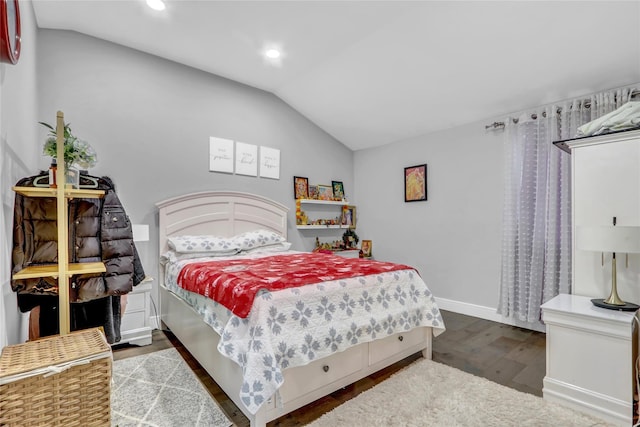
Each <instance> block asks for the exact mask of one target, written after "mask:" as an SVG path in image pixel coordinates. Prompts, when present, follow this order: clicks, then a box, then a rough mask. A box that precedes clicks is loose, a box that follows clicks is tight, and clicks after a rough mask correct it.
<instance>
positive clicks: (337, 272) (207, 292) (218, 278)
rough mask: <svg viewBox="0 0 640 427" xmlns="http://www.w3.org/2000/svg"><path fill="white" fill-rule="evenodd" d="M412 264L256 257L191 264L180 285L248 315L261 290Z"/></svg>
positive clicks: (334, 257) (184, 270)
mask: <svg viewBox="0 0 640 427" xmlns="http://www.w3.org/2000/svg"><path fill="white" fill-rule="evenodd" d="M407 269H413V268H412V267H409V266H406V265H402V264H394V263H390V262H381V261H374V260H371V259H367V258H344V257H341V256H337V255H326V254H318V253H307V252H303V253H295V254H286V255H272V256H266V257H262V258H254V259H248V258H244V259H231V260H213V261H202V262H194V263H191V264H188V265H186V266H184V267H183V268H182V270H181V271H180V274H179V275H178V285H179V286H180V287H181V288H183V289H186V290H188V291H190V292H195V293H198V294H200V295H204V296H206V297H208V298H211V299H213V300H215V301H216V302H218V303H220V304H222V305H224V306H225V307H227V308H228V309H229V310H231V311H232V312H233V314H235V315H236V316H239V317H247V316H248V315H249V312H250V311H251V307H252V305H253V300H254V298H255V295H256V294H257V292H258V291H259V290H261V289H266V290H269V291H277V290H280V289H286V288H293V287H299V286H304V285H310V284H313V283H320V282H325V281H330V280H340V279H345V278H348V277H357V276H366V275H370V274H379V273H385V272H388V271H395V270H407Z"/></svg>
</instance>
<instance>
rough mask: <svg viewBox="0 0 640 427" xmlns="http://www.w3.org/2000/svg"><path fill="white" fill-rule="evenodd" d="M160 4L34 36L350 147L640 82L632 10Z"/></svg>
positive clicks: (56, 11)
mask: <svg viewBox="0 0 640 427" xmlns="http://www.w3.org/2000/svg"><path fill="white" fill-rule="evenodd" d="M165 2H166V9H165V10H164V11H162V12H158V11H154V10H151V9H150V8H148V7H147V5H146V4H145V2H144V1H143V0H119V1H113V0H111V1H102V0H76V1H63V0H33V7H34V11H35V16H36V20H37V24H38V26H39V27H40V28H50V29H63V30H73V31H77V32H80V33H84V34H87V35H90V36H93V37H98V38H101V39H105V40H108V41H111V42H114V43H118V44H121V45H124V46H128V47H131V48H134V49H138V50H140V51H144V52H148V53H151V54H154V55H157V56H160V57H163V58H166V59H170V60H172V61H176V62H180V63H183V64H186V65H188V66H191V67H195V68H198V69H201V70H204V71H207V72H210V73H212V74H216V75H219V76H223V77H226V78H229V79H232V80H236V81H238V82H241V83H244V84H247V85H250V86H254V87H256V88H260V89H263V90H266V91H270V92H272V93H274V94H275V95H277V96H278V97H280V98H281V99H283V100H284V101H285V102H287V103H288V104H289V105H291V106H292V107H294V108H295V109H297V110H298V111H300V112H301V113H302V114H303V115H305V116H306V117H308V118H309V119H310V120H312V121H313V122H315V123H316V124H317V125H318V126H320V127H322V128H323V129H324V130H325V131H327V132H328V133H330V134H331V135H333V136H334V137H335V138H337V139H338V140H340V141H341V142H343V143H344V144H345V145H346V146H348V147H350V148H351V149H353V150H359V149H364V148H368V147H373V146H378V145H383V144H388V143H392V142H397V141H401V140H404V139H408V138H411V137H414V136H418V135H422V134H426V133H430V132H434V131H438V130H442V129H446V128H451V127H455V126H459V125H463V124H467V123H472V122H476V121H482V120H486V121H488V122H490V121H493V120H494V119H496V118H500V117H501V116H502V115H506V114H508V113H513V112H517V111H522V110H525V109H527V108H531V107H535V106H539V105H543V104H547V103H550V102H554V101H558V100H563V99H567V98H571V97H575V96H581V95H584V94H588V93H592V92H595V91H598V90H603V89H609V88H614V87H618V86H623V85H627V84H631V83H635V82H640V2H638V1H202V0H201V1H187V0H165ZM270 47H277V48H279V49H280V50H281V52H282V56H281V57H280V58H279V59H278V60H267V59H265V58H264V56H263V55H262V54H263V52H264V50H265V49H267V48H270Z"/></svg>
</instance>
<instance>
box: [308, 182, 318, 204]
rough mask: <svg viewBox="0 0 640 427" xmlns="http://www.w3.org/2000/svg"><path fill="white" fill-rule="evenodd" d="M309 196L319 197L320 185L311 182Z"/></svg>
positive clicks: (312, 197) (311, 197)
mask: <svg viewBox="0 0 640 427" xmlns="http://www.w3.org/2000/svg"><path fill="white" fill-rule="evenodd" d="M309 198H310V199H314V200H315V199H317V198H318V186H317V185H311V184H309Z"/></svg>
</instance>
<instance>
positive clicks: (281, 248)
mask: <svg viewBox="0 0 640 427" xmlns="http://www.w3.org/2000/svg"><path fill="white" fill-rule="evenodd" d="M289 249H291V243H290V242H281V243H275V244H273V245H266V246H260V247H257V248H253V249H247V250H243V251H242V254H253V253H271V252H286V251H288V250H289Z"/></svg>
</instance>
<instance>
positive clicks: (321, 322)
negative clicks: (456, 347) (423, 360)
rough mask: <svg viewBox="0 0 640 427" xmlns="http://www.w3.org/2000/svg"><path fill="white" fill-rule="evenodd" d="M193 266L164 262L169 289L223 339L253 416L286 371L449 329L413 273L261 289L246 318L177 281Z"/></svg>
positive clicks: (221, 348) (222, 345)
mask: <svg viewBox="0 0 640 427" xmlns="http://www.w3.org/2000/svg"><path fill="white" fill-rule="evenodd" d="M248 256H250V257H256V256H268V254H267V255H265V254H263V255H257V254H254V255H248ZM236 258H237V257H236ZM196 261H202V258H198V259H193V260H180V261H177V260H174V262H168V263H166V265H165V285H166V287H167V288H168V289H169V290H170V291H171V292H173V293H175V294H177V295H178V296H179V297H181V298H182V299H184V300H185V301H186V302H187V303H189V304H190V305H191V306H192V307H194V309H195V310H196V311H198V312H199V313H200V314H201V315H202V316H203V318H204V320H205V322H206V323H207V324H208V325H210V326H211V327H212V328H213V329H214V330H215V331H216V332H217V333H218V334H219V335H220V336H221V340H220V342H219V344H218V351H220V353H222V354H223V355H225V356H226V357H228V358H230V359H232V360H234V361H235V362H236V363H238V365H240V366H241V367H242V372H243V384H242V388H241V391H240V398H241V399H242V402H243V403H244V404H245V406H246V407H247V409H248V410H249V411H250V412H251V413H256V411H257V410H258V409H259V408H260V406H261V405H262V404H263V403H264V402H266V401H267V400H268V399H269V398H270V397H271V396H272V395H274V393H276V391H277V390H278V388H279V387H280V386H281V385H282V383H283V376H282V370H283V369H285V368H289V367H294V366H302V365H306V364H308V363H310V362H312V361H314V360H316V359H320V358H323V357H325V356H328V355H330V354H332V353H336V352H339V351H343V350H345V349H347V348H349V347H351V346H354V345H357V344H360V343H365V342H369V341H373V340H375V339H378V338H384V337H386V336H388V335H393V334H395V333H398V332H402V331H409V330H411V329H413V328H416V327H419V326H431V327H433V333H434V336H436V335H438V334H440V333H441V332H443V331H444V323H443V321H442V317H441V315H440V311H439V309H438V307H437V305H436V303H435V299H434V297H433V295H432V294H431V291H430V290H429V288H428V287H427V285H426V284H425V283H424V281H423V280H422V278H421V277H420V275H419V274H417V273H416V271H414V270H399V271H393V272H387V273H382V274H375V275H371V276H363V277H356V278H352V279H346V280H336V281H330V282H323V283H318V284H313V285H307V286H302V287H297V288H292V289H286V290H280V291H277V292H267V291H262V292H260V293H259V295H257V296H256V298H255V300H254V303H253V308H252V309H251V312H250V314H249V316H248V317H247V318H244V319H243V318H240V317H237V316H235V315H234V314H233V313H231V311H229V310H227V309H226V308H225V307H223V306H222V305H220V304H217V303H215V302H214V301H212V300H209V299H207V298H205V297H203V296H201V295H198V294H195V293H192V292H188V291H185V290H183V289H181V288H180V287H179V286H178V285H177V284H176V283H177V282H176V278H177V275H178V273H179V271H180V268H182V266H183V265H185V264H186V263H188V262H196Z"/></svg>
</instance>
